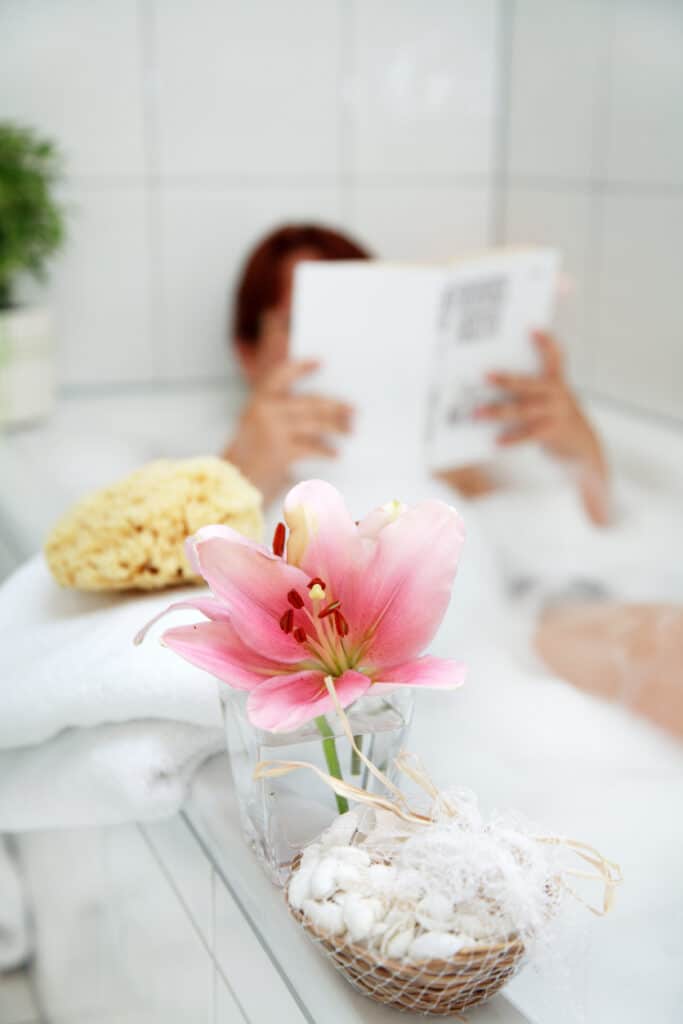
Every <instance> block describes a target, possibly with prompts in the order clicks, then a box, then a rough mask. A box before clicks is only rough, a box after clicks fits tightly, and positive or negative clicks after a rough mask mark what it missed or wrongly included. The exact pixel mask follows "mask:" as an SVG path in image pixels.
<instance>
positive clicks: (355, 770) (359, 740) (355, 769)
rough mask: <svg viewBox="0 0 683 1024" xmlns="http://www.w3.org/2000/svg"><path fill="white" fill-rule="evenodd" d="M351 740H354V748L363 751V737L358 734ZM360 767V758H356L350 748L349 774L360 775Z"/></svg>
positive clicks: (356, 755)
mask: <svg viewBox="0 0 683 1024" xmlns="http://www.w3.org/2000/svg"><path fill="white" fill-rule="evenodd" d="M353 740H354V743H355V744H356V746H357V747H358V749H359V750H362V749H363V737H362V736H361V735H360V734H358V735H357V736H354V737H353ZM360 765H361V761H360V757H359V756H358V754H357V753H356V751H355V750H354V749H353V747H352V748H351V774H352V775H360Z"/></svg>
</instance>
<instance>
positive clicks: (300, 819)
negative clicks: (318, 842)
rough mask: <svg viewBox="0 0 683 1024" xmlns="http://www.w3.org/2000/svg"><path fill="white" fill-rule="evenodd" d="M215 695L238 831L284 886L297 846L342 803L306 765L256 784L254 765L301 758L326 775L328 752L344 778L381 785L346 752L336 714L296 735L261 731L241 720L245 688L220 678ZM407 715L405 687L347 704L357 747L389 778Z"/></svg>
mask: <svg viewBox="0 0 683 1024" xmlns="http://www.w3.org/2000/svg"><path fill="white" fill-rule="evenodd" d="M219 693H220V696H221V700H222V703H223V711H224V719H225V731H226V738H227V743H228V751H229V753H230V763H231V767H232V777H233V782H234V786H235V793H236V796H237V802H238V805H239V812H240V819H241V822H242V830H243V832H244V836H245V838H246V840H247V842H248V843H249V844H250V846H251V847H252V849H253V850H254V852H255V853H256V856H257V857H258V859H259V860H260V861H261V864H262V865H263V867H264V868H265V870H266V872H267V873H268V874H269V875H270V877H271V879H272V880H273V882H274V883H275V884H276V885H284V883H285V881H286V880H287V876H288V874H289V868H290V865H291V862H292V860H293V859H294V857H295V856H296V854H297V853H298V851H299V850H301V849H302V847H304V846H305V845H306V844H307V843H309V842H311V841H312V840H313V839H315V837H316V836H317V835H319V834H320V832H322V830H323V829H325V828H326V827H327V826H328V825H329V824H330V822H331V821H332V820H333V819H334V818H335V817H336V816H337V815H338V814H339V813H340V812H343V811H344V810H345V807H344V806H343V801H342V802H341V803H340V801H339V800H338V798H337V796H336V795H335V793H334V792H333V791H332V789H330V787H329V786H327V785H326V784H325V783H324V782H323V781H322V780H321V779H320V778H319V777H318V776H317V775H316V774H315V772H312V771H307V770H306V769H300V770H298V771H295V772H291V773H290V774H288V775H284V776H282V777H280V778H270V779H261V780H259V781H256V780H255V779H254V768H255V767H256V765H257V764H258V762H259V761H306V762H308V763H310V764H314V765H315V766H316V767H317V768H320V769H321V771H323V772H325V773H327V774H330V757H331V756H332V757H333V758H334V757H336V760H337V762H338V765H339V773H340V774H341V777H342V778H343V779H344V781H345V782H350V783H351V784H352V785H354V786H358V787H360V788H361V789H366V790H368V791H369V792H381V791H382V789H381V786H380V784H379V782H377V780H376V779H375V778H374V777H373V776H372V775H371V774H370V773H369V772H368V770H367V768H366V767H365V765H364V764H363V763H362V761H360V759H359V758H358V757H357V756H356V754H355V753H354V751H353V750H352V748H351V745H350V743H349V741H348V740H347V738H346V736H345V735H344V733H343V731H342V728H341V724H340V722H339V719H338V718H337V715H336V714H335V713H330V714H329V715H327V716H326V717H325V719H324V721H323V722H320V720H317V722H316V721H311V722H306V724H305V725H302V726H301V728H299V729H297V730H296V731H295V732H284V733H273V732H265V731H264V730H262V729H257V728H256V727H255V726H254V725H252V723H251V722H250V721H249V718H248V717H247V696H248V695H247V693H245V692H244V691H243V690H232V689H230V687H227V686H226V685H225V683H219ZM412 712H413V696H412V690H411V689H410V688H409V687H406V686H402V687H400V688H397V689H396V690H394V691H392V692H391V693H386V694H383V695H382V696H370V695H366V696H363V697H360V698H359V699H358V700H357V701H355V702H354V703H353V704H351V705H350V706H349V707H348V708H346V715H347V717H348V719H349V722H350V725H351V729H352V731H353V734H354V737H355V741H356V744H357V745H358V746H359V747H360V749H361V750H362V751H363V753H364V754H365V755H366V756H367V757H368V758H369V759H370V760H371V761H372V762H373V764H375V765H376V766H377V767H378V768H380V769H381V770H382V771H383V772H385V774H387V775H388V776H389V778H391V779H392V780H394V781H396V780H395V776H394V767H393V761H394V758H395V757H396V755H397V754H398V753H399V751H400V750H401V749H402V748H403V747H404V745H405V738H406V734H407V731H408V727H409V725H410V720H411V717H412ZM321 729H322V730H323V731H322V732H321Z"/></svg>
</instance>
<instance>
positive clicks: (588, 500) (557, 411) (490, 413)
mask: <svg viewBox="0 0 683 1024" xmlns="http://www.w3.org/2000/svg"><path fill="white" fill-rule="evenodd" d="M533 340H534V344H535V345H536V349H537V351H538V353H539V356H540V359H541V372H540V373H539V374H538V375H536V376H527V375H522V374H513V373H492V374H490V375H489V381H490V382H491V384H494V385H496V386H497V387H499V388H500V389H501V391H502V393H503V395H502V397H501V399H500V401H498V402H495V403H492V404H490V405H486V406H482V407H481V408H480V409H478V410H477V412H476V414H475V415H476V416H478V417H479V418H480V419H484V420H492V421H495V422H499V423H500V424H501V426H502V427H503V431H502V433H501V434H500V435H499V437H498V443H499V444H500V445H501V446H502V447H507V446H510V445H515V444H521V443H523V442H525V441H536V442H538V443H539V444H541V445H542V447H543V448H544V449H545V450H546V451H547V452H548V454H550V455H551V456H553V457H554V458H556V459H558V460H559V461H560V462H563V463H564V464H565V465H566V467H567V469H568V471H569V472H570V473H571V475H572V476H573V478H574V479H575V482H576V486H577V488H578V491H579V494H580V495H581V499H582V501H583V505H584V508H585V510H586V514H587V515H588V517H589V518H590V519H591V521H592V522H594V523H595V524H596V525H598V526H604V525H606V524H607V523H608V522H609V519H610V485H609V470H608V466H607V460H606V458H605V454H604V451H603V448H602V444H601V443H600V438H599V437H598V434H597V432H596V430H595V429H594V427H593V425H592V424H591V422H590V420H589V419H588V417H587V416H586V414H585V412H584V411H583V409H582V408H581V405H580V403H579V400H578V398H577V397H576V395H575V394H574V393H573V391H572V390H571V388H570V386H569V383H568V381H567V379H566V376H565V373H564V365H563V360H562V350H561V349H560V346H559V345H558V344H557V342H556V341H555V340H554V338H552V337H551V336H550V335H549V334H544V333H543V332H542V331H535V332H534V334H533Z"/></svg>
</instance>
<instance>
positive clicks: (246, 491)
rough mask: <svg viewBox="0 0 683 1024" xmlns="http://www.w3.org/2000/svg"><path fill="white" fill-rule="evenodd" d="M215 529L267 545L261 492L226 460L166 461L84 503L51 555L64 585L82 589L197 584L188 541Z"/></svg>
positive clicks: (58, 531) (61, 530)
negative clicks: (221, 525)
mask: <svg viewBox="0 0 683 1024" xmlns="http://www.w3.org/2000/svg"><path fill="white" fill-rule="evenodd" d="M212 523H225V524H227V525H228V526H232V527H233V529H235V530H238V531H239V532H240V533H242V534H244V535H245V536H246V537H250V538H252V539H253V540H259V539H260V538H261V531H262V527H263V522H262V516H261V495H260V493H259V492H258V491H257V490H256V488H255V487H252V485H251V484H250V483H249V482H248V481H247V480H246V479H245V478H244V477H243V476H242V474H241V473H240V472H239V471H238V470H237V469H235V467H234V466H232V465H231V464H230V463H229V462H225V461H223V460H222V459H217V458H214V457H212V456H202V457H201V458H194V459H183V460H171V459H160V460H159V461H157V462H150V463H149V464H148V465H146V466H143V467H142V468H141V469H138V470H137V471H136V472H134V473H131V475H130V476H127V477H126V478H125V479H123V480H121V481H119V482H118V483H116V484H113V485H112V486H111V487H106V488H104V490H101V491H97V492H96V493H95V494H91V495H88V496H87V497H86V498H84V499H83V500H82V501H80V502H78V504H77V505H75V506H74V507H73V508H72V509H71V510H70V511H69V512H68V513H67V514H66V515H65V516H64V518H63V519H62V520H61V521H60V522H59V523H58V524H57V526H56V527H55V528H54V529H53V531H52V533H51V534H50V536H49V537H48V539H47V543H46V544H45V557H46V558H47V563H48V565H49V567H50V569H51V571H52V574H53V576H54V577H55V579H56V580H57V582H58V583H61V584H62V585H63V586H65V587H76V588H78V589H80V590H129V589H138V590H157V589H161V588H162V587H167V586H170V585H172V584H178V583H188V582H190V583H195V582H199V579H198V577H197V576H196V575H195V574H194V572H193V571H192V569H191V568H190V565H189V563H188V561H187V558H186V556H185V551H184V541H185V538H186V537H189V536H190V535H191V534H193V533H196V531H197V530H198V529H199V528H200V527H201V526H207V525H209V524H212Z"/></svg>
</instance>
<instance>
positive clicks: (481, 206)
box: [352, 184, 491, 260]
mask: <svg viewBox="0 0 683 1024" xmlns="http://www.w3.org/2000/svg"><path fill="white" fill-rule="evenodd" d="M490 205H491V204H490V189H489V187H488V186H487V185H484V184H482V185H455V184H454V185H443V186H433V187H432V188H429V189H428V188H425V187H424V186H420V185H360V184H359V185H356V186H354V187H353V190H352V210H353V213H352V223H353V227H354V230H355V231H356V233H357V234H358V236H359V237H360V238H363V239H367V241H368V244H369V245H370V246H371V248H372V249H373V252H376V253H377V254H378V255H380V256H383V257H385V258H387V259H400V260H448V259H453V258H454V257H456V256H458V255H460V254H462V253H466V252H468V251H469V250H471V249H481V248H483V247H485V246H486V245H487V243H488V241H489V219H490Z"/></svg>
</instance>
